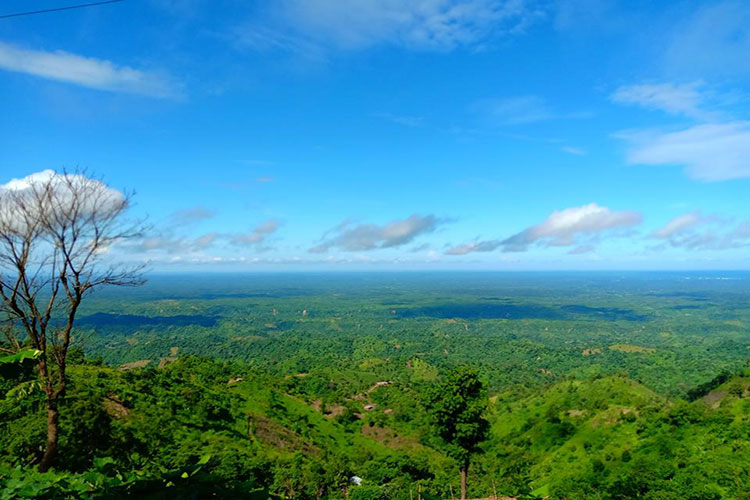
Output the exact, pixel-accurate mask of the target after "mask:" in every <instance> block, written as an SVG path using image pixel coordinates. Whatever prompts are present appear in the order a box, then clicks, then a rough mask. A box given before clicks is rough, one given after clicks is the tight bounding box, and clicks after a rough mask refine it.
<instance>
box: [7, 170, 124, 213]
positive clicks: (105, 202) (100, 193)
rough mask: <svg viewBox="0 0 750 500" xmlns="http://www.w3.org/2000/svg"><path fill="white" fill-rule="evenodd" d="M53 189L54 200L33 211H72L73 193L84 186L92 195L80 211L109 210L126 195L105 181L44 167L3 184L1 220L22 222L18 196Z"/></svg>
mask: <svg viewBox="0 0 750 500" xmlns="http://www.w3.org/2000/svg"><path fill="white" fill-rule="evenodd" d="M47 187H50V188H51V193H52V195H53V199H52V200H50V199H47V198H45V199H46V200H47V201H46V202H45V203H43V204H41V205H39V207H38V208H37V209H36V211H35V212H33V213H34V214H35V215H36V214H39V216H40V217H41V216H42V215H52V214H53V213H55V212H57V211H60V212H59V213H63V212H65V211H67V210H69V206H72V205H69V204H73V203H74V192H76V191H79V190H80V189H82V188H85V189H86V191H87V192H88V193H90V196H88V197H87V199H86V200H85V201H84V202H83V203H81V204H80V206H79V210H80V211H86V212H88V211H91V212H93V211H95V210H98V211H102V210H110V209H112V208H116V207H117V206H119V205H120V204H121V203H122V202H123V200H124V195H123V193H121V192H120V191H117V190H116V189H112V188H110V187H109V186H107V185H106V184H104V183H102V182H101V181H99V180H96V179H90V178H88V177H86V176H85V175H83V174H80V173H73V174H67V173H57V172H55V171H54V170H49V169H48V170H42V171H41V172H36V173H33V174H30V175H27V176H26V177H22V178H20V179H11V180H10V181H8V182H6V183H5V184H0V220H3V221H5V222H8V223H12V224H22V222H21V221H19V220H15V219H16V218H17V215H18V211H17V209H16V208H15V207H16V205H17V204H18V202H19V199H21V200H23V199H26V198H27V197H30V196H31V195H32V194H33V192H34V190H36V191H37V192H38V191H39V190H45V192H46V188H47ZM4 193H13V195H12V197H8V196H3V195H4Z"/></svg>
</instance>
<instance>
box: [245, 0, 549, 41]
mask: <svg viewBox="0 0 750 500" xmlns="http://www.w3.org/2000/svg"><path fill="white" fill-rule="evenodd" d="M539 3H541V2H537V1H536V0H423V1H420V2H403V1H401V0H353V1H349V2H341V1H338V0H285V1H283V2H278V4H277V6H276V8H275V10H274V13H273V15H272V16H271V19H270V20H267V22H266V23H265V26H254V27H247V28H245V29H243V30H242V31H241V33H240V36H239V38H240V40H242V42H243V43H244V44H246V45H252V46H254V47H257V48H260V49H266V50H267V49H282V50H292V51H296V50H302V51H303V52H306V53H313V54H314V53H315V51H316V50H319V49H318V47H320V46H324V47H331V48H337V49H341V50H361V49H366V48H370V47H375V46H379V45H391V46H399V47H404V48H408V49H417V50H449V49H453V48H456V47H461V46H470V47H471V46H474V47H476V46H482V45H483V44H486V43H488V42H490V41H492V40H493V39H496V38H498V37H503V36H508V35H512V34H516V33H521V32H523V31H524V30H525V29H526V28H527V27H528V26H530V25H532V24H533V23H534V22H536V21H537V20H538V19H540V18H541V17H543V16H544V11H543V9H542V8H541V7H540V6H539V5H538V4H539ZM269 24H270V25H276V26H277V27H278V29H276V30H269V29H268V25H269ZM290 33H292V34H293V35H290Z"/></svg>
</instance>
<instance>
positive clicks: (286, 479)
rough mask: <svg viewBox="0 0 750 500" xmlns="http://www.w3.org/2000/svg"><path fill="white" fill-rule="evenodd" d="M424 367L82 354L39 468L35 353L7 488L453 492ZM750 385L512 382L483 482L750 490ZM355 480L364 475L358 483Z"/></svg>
mask: <svg viewBox="0 0 750 500" xmlns="http://www.w3.org/2000/svg"><path fill="white" fill-rule="evenodd" d="M416 364H417V365H418V366H416V367H415V366H413V364H412V366H404V368H403V370H402V373H396V374H395V375H396V376H395V377H394V379H393V380H377V379H376V378H375V377H376V375H374V374H371V375H367V373H368V372H367V370H372V369H380V368H382V366H383V365H382V363H376V362H375V361H374V360H369V361H367V362H363V364H362V365H361V366H359V367H357V369H351V368H350V369H346V368H344V369H342V370H341V371H340V374H339V376H340V377H341V379H338V380H337V379H335V378H333V377H335V376H336V375H335V374H334V373H333V372H331V373H330V374H329V375H330V377H331V378H330V379H329V380H328V383H325V384H324V383H322V382H323V381H324V380H325V377H323V376H322V375H317V376H305V374H299V375H297V376H286V377H278V376H273V375H269V374H268V373H267V372H264V371H261V370H259V369H257V368H252V367H249V366H247V365H243V364H236V363H228V362H220V361H215V360H209V359H204V358H196V357H180V358H176V360H174V361H173V362H170V363H165V364H162V366H161V367H156V366H151V367H143V368H132V369H128V370H123V369H116V368H113V367H107V366H102V365H97V364H90V363H86V362H83V363H79V364H76V365H74V366H72V367H71V371H70V373H71V388H70V390H69V392H68V396H67V398H66V402H65V405H66V406H65V410H66V411H64V412H63V421H62V439H61V449H60V457H61V461H60V463H59V466H58V469H57V471H56V472H51V473H47V474H46V475H41V474H38V473H33V472H32V471H33V467H31V466H32V465H33V464H34V463H35V461H36V460H38V456H39V454H40V450H41V448H40V443H43V442H44V436H43V431H44V425H43V423H44V418H45V416H44V412H43V405H42V404H41V402H42V394H41V393H40V391H39V390H38V388H37V389H35V388H34V384H33V382H32V381H33V380H34V378H33V365H32V364H26V365H23V366H22V367H21V368H20V370H19V369H16V372H14V373H10V372H9V371H8V367H4V368H3V369H4V371H5V372H4V374H3V379H2V380H3V387H2V390H3V392H4V394H5V397H4V400H3V401H2V404H1V406H0V426H2V428H1V429H0V436H1V437H0V450H2V451H0V463H2V466H1V468H0V485H2V487H3V494H2V495H3V496H0V498H23V497H33V498H45V497H47V498H64V497H67V498H97V497H102V498H103V497H109V498H111V497H117V496H118V495H121V496H123V497H124V496H132V495H136V494H137V495H139V496H141V497H144V498H163V495H168V496H170V497H172V498H193V497H192V495H194V494H196V492H197V493H198V494H199V498H201V497H202V496H201V495H204V496H208V495H209V494H211V495H213V494H215V495H218V496H223V497H233V498H258V499H260V498H263V499H265V498H290V499H292V498H294V499H315V498H329V499H336V498H344V495H345V493H344V490H346V489H348V492H347V494H348V497H349V498H350V499H352V500H356V499H370V500H374V499H381V498H382V499H404V500H405V499H407V498H410V494H411V495H412V496H414V493H415V492H416V491H417V490H418V489H419V488H421V489H422V491H423V497H424V498H429V497H430V496H431V495H433V496H434V497H435V498H448V497H449V492H450V489H451V487H454V488H455V482H456V478H457V464H456V463H454V462H453V461H452V460H451V459H449V458H448V457H447V456H445V455H444V454H443V453H442V452H441V451H440V450H441V448H440V445H439V443H438V442H437V440H436V439H435V437H434V435H433V433H432V431H431V428H430V426H429V423H428V422H427V420H426V417H425V416H424V410H423V407H422V399H421V396H420V394H421V393H422V392H423V391H424V388H425V387H427V386H429V384H431V383H433V380H434V379H435V378H436V377H438V376H439V374H440V373H439V372H438V371H436V370H434V369H432V368H429V367H427V366H426V365H423V364H420V363H416ZM428 368H429V369H428ZM427 372H429V373H430V376H429V377H425V376H424V373H427ZM363 374H364V375H363ZM425 379H426V380H425ZM748 395H750V378H747V377H743V376H740V375H736V376H732V377H726V376H724V377H720V378H717V380H716V381H715V383H714V384H713V385H711V386H707V387H704V388H703V390H702V396H700V397H697V398H695V400H694V401H692V402H688V401H685V400H681V399H671V400H670V399H667V398H665V397H664V396H660V395H657V394H656V393H654V392H652V391H651V390H649V389H648V388H646V387H645V386H643V385H641V384H639V383H637V382H634V381H632V380H629V379H627V378H625V377H622V376H609V377H601V378H593V379H590V380H568V381H564V382H559V383H555V384H553V385H550V386H547V387H545V388H544V389H543V390H537V389H532V390H525V389H523V388H516V389H515V390H514V391H511V392H507V393H502V394H496V395H494V396H492V397H491V398H490V404H489V407H488V411H487V415H488V418H489V420H490V421H491V424H492V428H491V437H490V439H489V440H488V441H487V442H485V443H484V445H483V448H484V453H483V454H481V455H480V456H478V458H477V459H476V460H475V461H474V463H473V465H472V468H471V469H470V493H471V494H472V495H473V496H487V495H488V494H490V493H491V492H493V491H496V492H497V493H498V494H507V495H524V494H526V495H531V496H535V495H536V496H549V497H550V498H555V499H592V500H593V499H597V500H604V499H608V500H609V499H611V500H615V499H630V498H644V499H650V500H667V499H674V500H677V499H680V500H683V499H695V500H698V499H701V500H704V499H735V500H739V499H744V498H747V496H744V497H743V496H742V495H743V492H745V491H750V480H749V479H748V478H749V477H750V474H748V472H750V449H749V447H748V443H750V398H749V397H747V396H748ZM355 475H356V476H358V477H361V478H362V479H363V481H362V485H361V486H351V485H349V483H348V478H350V477H351V476H355ZM201 492H202V493H201ZM209 492H210V493H209ZM160 495H161V496H160Z"/></svg>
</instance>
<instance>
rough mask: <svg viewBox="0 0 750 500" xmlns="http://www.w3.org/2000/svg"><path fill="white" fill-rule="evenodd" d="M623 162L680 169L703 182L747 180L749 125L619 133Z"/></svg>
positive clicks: (730, 124) (749, 167)
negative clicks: (625, 145)
mask: <svg viewBox="0 0 750 500" xmlns="http://www.w3.org/2000/svg"><path fill="white" fill-rule="evenodd" d="M619 137H621V138H624V139H626V140H628V141H629V142H630V144H631V149H630V151H629V153H628V157H627V161H628V162H629V163H632V164H641V165H683V166H685V171H686V173H687V174H688V175H689V176H690V177H692V178H694V179H697V180H700V181H704V182H715V181H725V180H729V179H740V178H748V177H750V121H734V122H727V123H707V124H702V125H696V126H693V127H690V128H687V129H684V130H679V131H677V132H665V133H663V132H655V133H654V132H652V133H638V134H632V133H623V134H620V135H619Z"/></svg>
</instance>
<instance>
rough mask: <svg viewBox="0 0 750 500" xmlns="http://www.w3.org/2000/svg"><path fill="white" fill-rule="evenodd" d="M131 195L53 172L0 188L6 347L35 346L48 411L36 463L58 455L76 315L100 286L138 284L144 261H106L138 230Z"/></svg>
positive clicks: (0, 305)
mask: <svg viewBox="0 0 750 500" xmlns="http://www.w3.org/2000/svg"><path fill="white" fill-rule="evenodd" d="M130 205H131V195H130V194H123V193H121V192H119V191H116V190H114V189H111V188H110V187H108V186H107V185H106V184H104V183H103V182H102V181H100V180H97V179H92V178H89V177H87V176H86V175H85V173H83V172H75V173H67V172H63V173H61V174H60V173H55V172H53V171H51V170H46V171H44V172H41V173H38V174H33V175H31V176H28V177H26V178H24V179H20V180H13V181H11V182H10V183H8V184H5V185H4V186H2V187H0V312H1V313H2V314H3V315H4V318H3V319H4V320H5V322H6V324H7V325H9V326H8V327H7V328H6V329H4V330H3V333H4V334H5V335H4V337H5V342H4V343H3V344H4V345H2V346H0V347H1V348H2V349H3V350H4V351H5V352H10V353H19V352H24V350H25V349H24V348H25V347H27V346H28V344H31V347H32V348H33V349H34V350H35V351H34V353H35V355H36V363H37V369H38V375H39V379H40V383H41V386H42V389H43V391H44V394H45V396H46V409H47V443H46V447H45V450H44V454H43V455H42V458H41V460H40V463H39V469H40V470H41V471H46V470H48V469H49V468H50V466H51V465H52V464H53V462H54V460H55V458H56V452H57V445H58V434H59V420H60V409H59V406H60V401H61V398H62V397H63V396H64V394H65V388H66V384H67V377H66V365H67V361H68V354H69V350H70V345H71V340H72V333H73V326H74V323H75V319H76V314H77V312H78V310H79V307H80V305H81V303H82V301H83V300H84V298H85V297H86V296H87V295H88V294H89V292H90V291H91V290H93V289H95V288H98V287H101V286H105V285H116V286H123V285H130V286H132V285H139V284H142V283H143V277H142V271H143V267H142V265H134V266H117V265H114V264H106V263H105V262H104V256H105V254H106V253H107V251H108V250H109V248H110V247H111V246H112V244H113V243H115V242H117V241H119V240H122V239H126V238H130V237H133V236H136V235H138V234H140V232H141V230H142V226H141V225H140V223H138V222H133V221H129V220H126V219H125V215H126V212H127V210H128V208H129V207H130Z"/></svg>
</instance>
